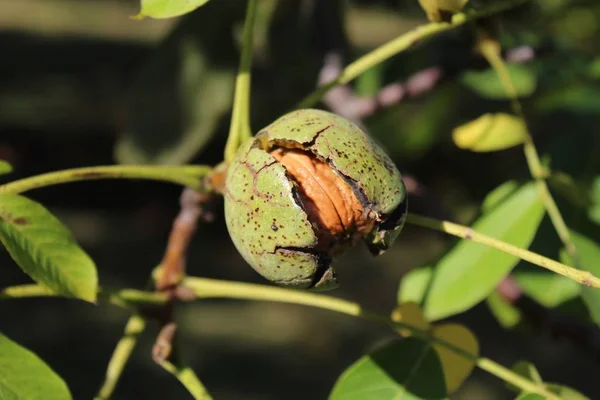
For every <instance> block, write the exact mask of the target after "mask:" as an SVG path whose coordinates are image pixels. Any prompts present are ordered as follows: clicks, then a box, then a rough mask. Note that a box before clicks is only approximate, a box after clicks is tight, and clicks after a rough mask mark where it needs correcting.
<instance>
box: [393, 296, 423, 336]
mask: <svg viewBox="0 0 600 400" xmlns="http://www.w3.org/2000/svg"><path fill="white" fill-rule="evenodd" d="M392 321H394V322H402V323H405V324H408V325H410V326H412V327H415V328H417V329H419V330H421V331H428V330H429V322H427V320H426V319H425V316H423V311H422V310H421V307H419V305H418V304H417V303H414V302H407V303H402V304H400V305H399V306H398V307H396V308H395V309H394V311H392ZM398 333H400V335H402V336H406V337H408V336H410V335H411V331H410V330H409V329H405V328H398Z"/></svg>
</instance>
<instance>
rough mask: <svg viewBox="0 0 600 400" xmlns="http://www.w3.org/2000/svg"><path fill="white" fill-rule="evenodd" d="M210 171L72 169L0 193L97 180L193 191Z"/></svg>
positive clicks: (13, 184) (111, 167)
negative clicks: (173, 185)
mask: <svg viewBox="0 0 600 400" xmlns="http://www.w3.org/2000/svg"><path fill="white" fill-rule="evenodd" d="M211 171H212V167H209V166H206V165H186V166H181V167H173V166H148V165H109V166H98V167H84V168H74V169H67V170H62V171H55V172H49V173H46V174H41V175H36V176H32V177H29V178H24V179H19V180H16V181H13V182H9V183H6V184H4V185H0V193H13V194H18V193H23V192H26V191H29V190H32V189H38V188H42V187H46V186H53V185H59V184H63V183H69V182H78V181H90V180H98V179H147V180H153V181H164V182H171V183H177V184H180V185H183V186H188V187H191V188H195V189H197V188H199V187H200V185H201V178H203V177H205V176H207V175H208V174H210V172H211Z"/></svg>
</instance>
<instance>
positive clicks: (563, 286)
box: [513, 270, 582, 308]
mask: <svg viewBox="0 0 600 400" xmlns="http://www.w3.org/2000/svg"><path fill="white" fill-rule="evenodd" d="M513 276H514V277H515V279H516V280H517V282H518V283H519V286H520V287H521V289H522V290H523V292H524V293H525V294H526V295H527V296H529V297H531V298H532V299H534V300H535V301H537V302H538V303H540V304H541V305H543V306H545V307H548V308H554V307H557V306H559V305H560V304H562V303H564V302H566V301H568V300H571V299H573V298H575V297H577V296H579V294H580V293H581V288H582V286H581V284H579V283H578V282H576V281H574V280H572V279H569V278H567V277H565V276H562V275H558V274H556V273H554V272H548V271H541V270H540V271H538V270H524V271H515V272H514V273H513Z"/></svg>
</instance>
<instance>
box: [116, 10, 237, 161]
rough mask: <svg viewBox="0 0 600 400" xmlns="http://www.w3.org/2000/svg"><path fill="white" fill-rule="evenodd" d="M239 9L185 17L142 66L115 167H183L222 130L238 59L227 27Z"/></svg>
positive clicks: (135, 81) (117, 147)
mask: <svg viewBox="0 0 600 400" xmlns="http://www.w3.org/2000/svg"><path fill="white" fill-rule="evenodd" d="M214 4H217V3H216V2H215V3H214ZM240 6H241V7H243V6H244V3H243V2H240V3H239V5H238V3H236V4H232V5H231V6H228V7H226V10H223V9H222V8H220V9H216V8H215V7H213V5H212V4H210V5H208V6H207V8H206V9H203V10H202V12H199V13H194V14H191V15H189V16H186V17H185V18H184V20H183V21H182V22H181V23H180V24H178V25H177V28H176V29H175V30H174V31H173V32H172V33H171V34H170V35H169V37H167V38H166V39H165V41H164V43H163V44H162V45H161V46H160V47H159V49H158V51H156V52H155V54H154V56H153V58H152V59H150V60H149V62H148V63H146V64H145V65H143V67H142V69H141V71H140V73H139V74H138V76H136V77H135V79H134V81H133V84H132V88H131V92H130V95H129V97H128V98H127V101H126V104H125V130H124V133H123V134H122V135H121V136H120V137H119V140H118V141H117V144H116V147H115V158H116V159H117V161H118V162H119V163H122V164H162V165H177V164H185V163H187V162H189V161H190V160H191V159H192V158H193V157H195V156H196V155H197V154H198V152H200V151H201V150H202V149H203V148H204V147H205V146H206V145H207V144H208V143H209V142H210V140H211V139H212V138H213V137H214V136H215V134H217V133H218V132H219V128H220V127H224V126H225V125H224V124H225V123H226V122H227V118H226V117H227V115H228V113H229V112H230V110H231V104H232V99H233V89H234V82H235V69H236V66H237V57H238V55H237V53H236V48H235V45H234V43H233V37H232V34H231V26H232V25H234V24H235V23H236V21H237V20H238V17H239V15H238V14H237V11H238V8H239V7H240Z"/></svg>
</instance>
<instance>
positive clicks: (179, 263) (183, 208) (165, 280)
mask: <svg viewBox="0 0 600 400" xmlns="http://www.w3.org/2000/svg"><path fill="white" fill-rule="evenodd" d="M209 199H210V195H209V194H204V193H199V192H197V191H195V190H192V189H189V188H185V189H184V190H183V192H182V193H181V197H180V210H179V214H178V215H177V217H176V218H175V220H174V221H173V227H172V229H171V233H170V235H169V241H168V244H167V249H166V250H165V254H164V256H163V259H162V261H161V263H160V270H159V276H158V278H157V279H156V289H157V290H159V291H164V290H167V289H169V288H173V287H175V286H177V284H178V283H179V282H180V281H181V279H182V278H183V276H184V275H185V259H186V254H187V249H188V246H189V244H190V241H191V240H192V237H193V236H194V232H196V228H197V226H198V219H199V218H200V217H201V216H204V218H205V219H207V218H210V216H207V215H205V214H203V209H202V204H203V203H205V202H207V201H208V200H209Z"/></svg>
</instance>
